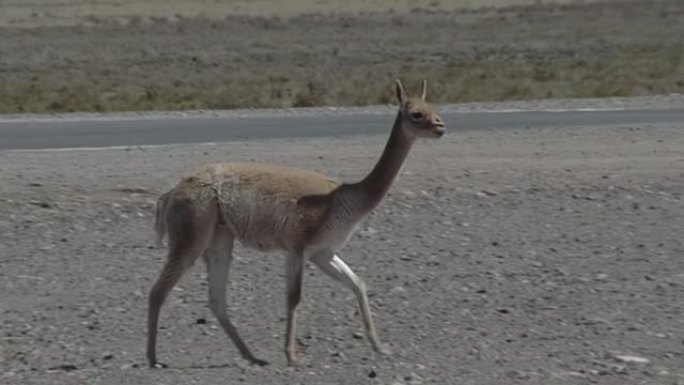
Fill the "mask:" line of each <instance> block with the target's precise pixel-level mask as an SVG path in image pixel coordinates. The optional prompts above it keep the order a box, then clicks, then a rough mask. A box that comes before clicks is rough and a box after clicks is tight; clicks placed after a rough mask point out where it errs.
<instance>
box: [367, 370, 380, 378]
mask: <svg viewBox="0 0 684 385" xmlns="http://www.w3.org/2000/svg"><path fill="white" fill-rule="evenodd" d="M377 376H378V374H377V373H376V372H375V369H371V371H370V372H369V373H368V377H369V378H375V377H377Z"/></svg>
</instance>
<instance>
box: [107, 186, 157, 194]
mask: <svg viewBox="0 0 684 385" xmlns="http://www.w3.org/2000/svg"><path fill="white" fill-rule="evenodd" d="M113 191H118V192H123V193H129V194H149V193H150V190H149V189H146V188H145V187H116V188H114V189H113Z"/></svg>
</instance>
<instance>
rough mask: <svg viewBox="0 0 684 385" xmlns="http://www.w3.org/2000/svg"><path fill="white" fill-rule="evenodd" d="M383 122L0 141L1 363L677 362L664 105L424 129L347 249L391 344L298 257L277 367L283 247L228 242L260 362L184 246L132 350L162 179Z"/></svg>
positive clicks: (425, 371) (101, 372) (673, 176)
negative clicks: (151, 348)
mask: <svg viewBox="0 0 684 385" xmlns="http://www.w3.org/2000/svg"><path fill="white" fill-rule="evenodd" d="M447 123H448V124H449V126H450V127H456V126H457V122H447ZM385 139H386V138H385V137H384V136H378V137H359V138H350V139H344V140H341V139H334V138H329V139H316V140H265V141H250V142H236V143H229V144H218V145H210V146H209V145H183V146H169V147H164V148H152V149H130V150H128V151H126V150H117V151H114V150H108V151H97V152H92V151H69V152H60V153H54V152H53V153H44V152H36V153H30V152H24V153H10V152H6V153H0V164H2V169H1V172H0V282H2V287H1V290H2V293H3V294H2V302H0V312H1V315H0V322H1V323H0V339H1V340H2V343H1V344H0V357H1V359H0V373H2V374H1V376H2V377H0V382H2V383H3V384H5V383H6V384H55V383H60V384H83V383H88V384H139V383H163V384H189V383H203V384H204V383H238V382H241V383H246V384H267V383H268V384H270V383H272V384H281V383H316V384H339V383H348V384H359V383H369V384H394V383H397V384H421V383H438V384H455V383H458V384H511V383H535V384H547V385H548V384H587V383H598V384H626V383H629V384H682V383H684V369H682V360H683V359H684V345H683V344H682V342H683V339H684V336H683V333H684V330H683V328H682V322H681V320H682V316H683V315H684V314H683V312H684V302H683V298H684V286H683V285H684V259H682V254H684V244H683V241H682V236H681V235H682V231H681V230H682V228H683V227H684V216H682V207H683V206H682V194H683V192H684V150H683V149H684V135H682V132H681V128H680V127H674V126H669V125H648V126H636V125H631V126H630V125H627V126H604V127H585V128H568V129H566V130H559V129H544V128H535V129H527V130H520V131H487V132H485V131H461V132H459V131H457V130H455V129H452V130H451V131H450V132H449V134H448V135H447V136H446V137H444V138H442V139H440V140H439V141H429V142H421V143H418V144H417V145H416V147H415V149H414V151H413V153H412V154H411V156H410V157H409V159H408V162H407V164H406V166H405V168H404V170H403V173H402V175H401V176H400V178H399V180H398V181H397V183H396V185H395V186H394V187H393V188H392V190H391V194H390V195H389V197H388V199H387V200H386V201H385V202H384V203H383V204H382V205H381V206H380V207H379V208H378V209H377V211H376V212H375V213H374V214H373V215H372V216H371V217H370V218H369V219H368V220H367V222H366V223H364V224H363V226H362V227H361V230H360V232H359V233H358V234H357V235H356V236H355V237H353V239H352V240H351V241H350V243H349V244H348V245H347V247H346V248H345V250H344V252H343V253H342V255H343V256H344V258H345V259H346V260H347V261H348V262H349V263H350V265H351V266H352V267H353V268H354V269H355V270H356V271H357V272H358V274H359V275H360V276H361V277H363V278H364V279H365V280H366V282H367V284H368V286H369V289H370V293H371V305H372V308H373V310H374V313H375V315H376V318H377V326H378V329H379V334H380V336H381V338H382V339H384V340H385V342H387V343H389V345H390V346H391V348H392V349H393V351H394V355H393V356H392V357H389V358H383V357H378V356H376V355H375V354H374V353H373V352H372V351H371V349H370V347H369V345H368V343H367V342H366V341H365V339H363V338H362V337H361V336H362V334H361V333H362V327H361V320H360V319H359V315H358V314H357V313H356V305H355V301H354V299H353V297H352V295H351V294H350V293H347V292H345V291H343V290H341V289H340V287H338V286H337V285H336V284H335V283H333V282H331V281H329V280H328V279H327V278H326V277H324V276H323V274H321V273H320V272H319V271H317V270H316V269H315V268H313V267H310V268H308V269H307V272H306V278H305V283H304V287H305V289H304V295H303V305H302V307H301V313H300V314H301V323H302V324H301V330H300V341H301V353H302V359H303V362H304V366H303V367H302V368H299V369H291V368H287V367H286V366H285V359H284V355H283V353H282V344H283V332H284V329H285V325H284V294H283V286H284V282H283V259H282V257H281V256H279V255H263V254H260V253H256V252H253V251H250V250H245V249H243V248H238V249H237V250H236V256H237V259H236V262H235V264H234V269H233V270H232V272H231V282H230V285H229V293H228V303H229V311H230V313H231V314H232V316H233V319H234V321H235V322H236V324H237V325H238V328H239V330H240V332H241V334H242V335H243V336H244V337H245V339H246V340H247V341H248V343H249V344H250V345H251V347H252V348H253V350H254V351H255V352H256V353H257V354H258V355H259V356H260V357H262V358H264V359H267V360H269V361H270V362H271V365H270V366H266V367H263V368H257V367H250V366H249V365H247V364H246V363H245V362H244V361H242V360H241V359H240V358H238V355H237V353H236V350H235V348H234V347H233V346H232V344H231V343H230V341H229V340H228V338H227V337H226V336H225V335H223V333H222V331H221V330H220V328H219V327H218V325H217V322H216V321H215V319H214V318H213V317H212V316H211V314H210V312H209V309H208V307H207V303H206V284H205V283H204V276H205V274H204V267H203V266H202V264H198V266H196V267H195V268H194V269H193V270H192V271H191V272H190V273H189V274H187V275H186V277H185V278H184V280H183V281H182V282H181V284H180V285H179V288H178V289H177V290H175V291H174V292H173V293H172V295H171V297H170V299H169V301H168V302H167V305H166V306H165V307H164V309H163V312H162V319H161V326H162V328H163V329H162V331H161V335H160V341H159V354H160V360H162V361H164V362H167V363H169V364H170V365H171V368H170V369H167V370H150V369H147V368H146V367H145V361H144V338H145V328H144V319H145V312H146V295H147V291H148V290H149V288H150V285H151V284H152V282H153V280H154V279H155V278H156V276H157V274H158V272H159V270H160V268H161V266H162V263H163V259H164V252H163V250H160V249H155V248H153V247H152V243H153V232H152V214H153V203H154V200H155V198H156V196H157V194H158V193H159V192H161V191H163V190H164V189H165V188H166V187H168V186H170V185H171V184H173V183H175V181H176V180H177V178H178V176H179V175H180V173H182V172H184V171H187V170H190V169H192V168H194V167H196V166H198V165H200V164H202V163H205V162H212V161H219V160H249V159H254V160H258V161H265V162H279V163H283V164H288V165H292V166H298V167H307V168H311V169H315V170H319V171H323V172H326V173H329V174H331V175H333V176H336V177H338V178H342V179H343V180H355V179H357V178H359V177H361V176H362V175H363V174H364V173H365V172H366V171H367V170H369V169H370V168H371V166H372V164H373V162H374V161H375V160H376V158H377V156H378V153H379V151H380V150H381V148H382V146H383V144H384V141H385ZM625 355H626V356H636V357H639V358H643V359H645V360H648V362H641V363H640V362H631V361H633V359H630V358H629V357H623V356H625Z"/></svg>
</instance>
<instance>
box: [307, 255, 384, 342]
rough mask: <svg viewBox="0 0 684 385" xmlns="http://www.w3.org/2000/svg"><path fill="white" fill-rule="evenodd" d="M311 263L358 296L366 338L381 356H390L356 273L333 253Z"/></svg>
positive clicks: (314, 258)
mask: <svg viewBox="0 0 684 385" xmlns="http://www.w3.org/2000/svg"><path fill="white" fill-rule="evenodd" d="M311 262H313V263H314V264H316V266H318V267H319V268H320V269H321V270H323V271H324V272H325V273H326V274H327V275H328V276H330V277H331V278H332V279H334V280H335V281H337V282H339V283H341V284H343V285H344V286H346V287H347V288H349V289H350V290H352V291H353V292H354V294H355V295H356V300H357V301H358V303H359V309H360V310H361V316H362V317H363V325H364V327H365V329H366V337H368V340H369V341H370V343H371V345H372V346H373V349H374V350H375V351H376V352H378V353H381V354H389V349H388V348H387V347H386V346H383V344H381V343H380V340H379V339H378V336H377V334H376V333H375V325H374V324H373V317H372V315H371V312H370V306H369V305H368V296H367V294H366V285H365V284H364V282H363V281H362V280H361V278H359V277H358V276H357V275H356V274H355V273H354V271H353V270H352V269H351V268H350V267H349V266H347V264H346V263H344V261H343V260H342V259H341V258H340V257H338V256H337V255H336V254H333V253H322V254H318V255H316V256H314V257H312V258H311Z"/></svg>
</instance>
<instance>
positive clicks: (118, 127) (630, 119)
mask: <svg viewBox="0 0 684 385" xmlns="http://www.w3.org/2000/svg"><path fill="white" fill-rule="evenodd" d="M441 115H442V117H443V118H444V120H445V121H446V123H447V127H448V129H451V130H481V129H524V128H534V127H551V128H554V127H558V128H560V127H571V126H601V125H609V124H611V125H616V124H617V125H621V124H649V123H653V124H655V123H680V122H684V109H666V110H594V111H586V110H576V111H512V112H511V111H509V112H451V113H445V114H441ZM391 121H392V115H391V114H387V115H384V114H365V115H363V114H361V115H343V116H315V117H191V118H177V117H171V118H169V117H164V118H140V119H131V118H126V119H109V118H108V119H84V120H76V119H56V120H19V119H17V120H11V119H9V120H0V150H22V149H57V148H81V147H112V146H139V145H162V144H179V143H204V142H228V141H236V140H245V139H265V138H271V139H274V138H297V137H301V138H315V137H342V136H349V135H363V134H384V133H387V132H388V130H389V126H390V124H391Z"/></svg>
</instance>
